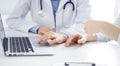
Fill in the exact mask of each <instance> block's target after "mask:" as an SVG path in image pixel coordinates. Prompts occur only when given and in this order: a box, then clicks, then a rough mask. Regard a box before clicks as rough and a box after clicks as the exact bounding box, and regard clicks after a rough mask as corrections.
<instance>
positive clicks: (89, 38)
mask: <svg viewBox="0 0 120 66" xmlns="http://www.w3.org/2000/svg"><path fill="white" fill-rule="evenodd" d="M96 40H97V35H96V34H88V35H87V39H86V41H88V42H89V41H96Z"/></svg>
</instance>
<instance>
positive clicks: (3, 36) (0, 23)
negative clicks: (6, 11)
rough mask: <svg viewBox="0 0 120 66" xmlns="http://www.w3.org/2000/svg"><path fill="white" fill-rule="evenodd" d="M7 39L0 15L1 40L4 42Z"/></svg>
mask: <svg viewBox="0 0 120 66" xmlns="http://www.w3.org/2000/svg"><path fill="white" fill-rule="evenodd" d="M5 37H6V35H5V30H4V26H3V21H2V16H1V13H0V39H1V40H3V39H4V38H5Z"/></svg>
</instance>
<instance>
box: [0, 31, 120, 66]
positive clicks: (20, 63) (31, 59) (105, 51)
mask: <svg viewBox="0 0 120 66" xmlns="http://www.w3.org/2000/svg"><path fill="white" fill-rule="evenodd" d="M7 31H8V30H7ZM6 33H7V32H6ZM10 33H11V32H10ZM17 33H19V32H17ZM20 34H23V35H26V34H24V33H21V32H20ZM53 49H54V50H55V55H54V56H20V57H6V56H4V54H3V49H2V44H1V43H0V66H8V65H10V66H52V64H54V63H64V62H94V63H96V64H97V65H99V64H100V65H104V66H120V63H119V61H120V45H115V44H107V43H105V42H90V43H86V44H85V45H82V46H80V45H74V46H71V47H65V46H64V44H60V45H56V46H53Z"/></svg>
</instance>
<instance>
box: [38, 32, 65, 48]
mask: <svg viewBox="0 0 120 66" xmlns="http://www.w3.org/2000/svg"><path fill="white" fill-rule="evenodd" d="M48 40H51V41H50V42H49V41H48ZM66 40H67V36H66V35H65V34H61V33H55V32H53V31H49V32H47V33H45V34H44V35H43V36H42V37H41V38H40V39H39V41H38V43H39V44H40V43H41V42H44V41H48V43H49V45H50V46H51V45H55V44H60V43H63V42H65V41H66Z"/></svg>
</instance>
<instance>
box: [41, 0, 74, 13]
mask: <svg viewBox="0 0 120 66" xmlns="http://www.w3.org/2000/svg"><path fill="white" fill-rule="evenodd" d="M42 2H43V0H40V9H41V11H42V10H43V3H42ZM68 4H71V5H72V10H73V11H74V10H75V5H74V3H73V2H72V1H71V0H69V1H67V2H66V3H65V4H64V6H63V10H65V8H66V6H67V5H68Z"/></svg>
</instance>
